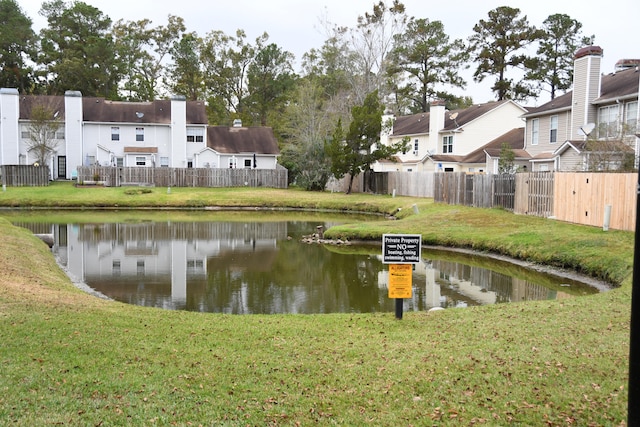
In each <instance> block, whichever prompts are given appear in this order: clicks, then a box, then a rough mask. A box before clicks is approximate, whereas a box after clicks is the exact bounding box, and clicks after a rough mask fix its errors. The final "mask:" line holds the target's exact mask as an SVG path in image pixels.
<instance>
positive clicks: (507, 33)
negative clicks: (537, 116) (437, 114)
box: [469, 6, 541, 101]
mask: <svg viewBox="0 0 640 427" xmlns="http://www.w3.org/2000/svg"><path fill="white" fill-rule="evenodd" d="M473 31H474V33H475V34H473V35H471V37H469V42H470V48H471V50H472V51H473V58H472V59H473V61H474V62H475V63H477V64H478V67H477V68H476V71H475V72H474V74H473V78H474V80H475V81H476V82H481V81H483V80H484V79H485V78H486V77H487V76H496V80H495V83H494V84H493V86H492V90H493V91H494V92H495V93H496V97H497V99H498V100H499V101H501V100H503V99H516V100H522V99H525V98H527V97H529V96H533V95H535V91H534V90H533V88H532V87H531V85H530V84H528V83H527V82H526V81H524V80H518V81H515V80H514V79H513V78H508V77H507V72H508V71H509V70H510V69H512V68H517V69H520V70H521V71H523V72H524V71H526V70H525V67H526V64H527V63H528V62H529V60H530V58H529V57H528V56H527V55H525V54H524V53H523V52H524V50H525V48H526V47H528V46H529V45H530V44H532V43H534V42H535V41H537V40H538V39H539V38H540V37H541V33H540V31H539V30H537V29H536V28H535V27H534V26H532V25H530V24H529V21H528V20H527V17H526V16H523V17H520V9H517V8H512V7H508V6H500V7H498V8H496V9H494V10H491V11H489V19H487V20H484V19H481V20H480V21H479V22H478V23H477V24H476V25H474V27H473Z"/></svg>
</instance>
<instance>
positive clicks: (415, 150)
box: [413, 139, 418, 154]
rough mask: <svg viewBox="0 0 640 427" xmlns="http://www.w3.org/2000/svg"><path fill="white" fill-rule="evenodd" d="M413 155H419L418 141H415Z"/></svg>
mask: <svg viewBox="0 0 640 427" xmlns="http://www.w3.org/2000/svg"><path fill="white" fill-rule="evenodd" d="M413 154H418V140H417V139H416V140H415V141H413Z"/></svg>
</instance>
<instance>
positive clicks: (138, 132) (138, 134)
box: [136, 128, 144, 141]
mask: <svg viewBox="0 0 640 427" xmlns="http://www.w3.org/2000/svg"><path fill="white" fill-rule="evenodd" d="M136 141H144V128H136Z"/></svg>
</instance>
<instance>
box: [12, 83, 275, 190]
mask: <svg viewBox="0 0 640 427" xmlns="http://www.w3.org/2000/svg"><path fill="white" fill-rule="evenodd" d="M37 107H40V111H42V110H43V109H44V110H46V111H48V112H49V113H50V114H51V120H52V121H57V122H58V123H59V127H58V129H57V131H56V132H55V135H50V139H51V140H52V142H51V144H50V146H51V147H52V153H51V156H50V159H49V163H48V166H49V168H50V170H51V178H52V179H71V178H73V177H74V176H75V173H76V171H77V168H78V167H79V166H92V165H100V166H114V167H128V166H137V167H174V168H190V167H194V168H203V167H210V168H228V167H234V168H235V167H245V168H260V169H275V168H276V165H277V157H278V155H279V150H278V145H277V141H276V139H275V136H274V135H273V131H272V130H271V128H266V127H242V125H241V123H236V124H235V126H234V127H233V128H232V129H233V130H229V129H231V128H229V127H224V128H225V129H226V130H227V132H221V131H220V130H219V128H220V127H217V126H214V127H209V126H208V124H207V112H206V107H205V104H204V102H201V101H186V99H185V98H184V97H182V96H174V97H172V98H171V99H168V100H155V101H151V102H121V101H109V100H105V99H104V98H93V97H82V95H81V94H80V92H77V91H67V92H66V93H65V95H64V96H41V95H27V96H25V95H19V94H18V91H17V90H16V89H8V88H3V89H0V115H1V116H2V121H1V122H0V164H2V165H19V164H33V163H34V162H35V161H36V160H37V156H36V154H35V153H34V152H33V143H32V142H31V132H32V131H33V126H32V124H33V123H34V120H33V115H32V113H33V112H34V109H36V108H37ZM229 158H233V159H232V160H230V159H229Z"/></svg>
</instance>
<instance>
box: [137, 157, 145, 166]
mask: <svg viewBox="0 0 640 427" xmlns="http://www.w3.org/2000/svg"><path fill="white" fill-rule="evenodd" d="M146 165H147V158H146V157H144V156H138V157H136V166H146Z"/></svg>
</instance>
